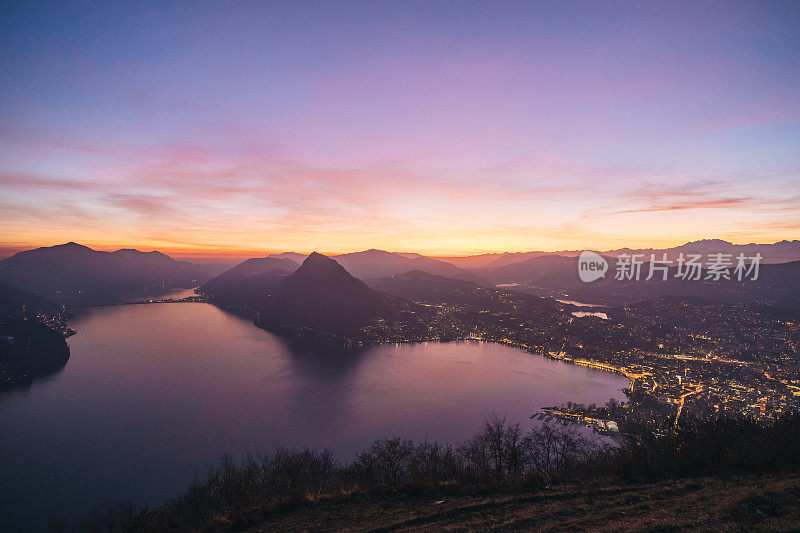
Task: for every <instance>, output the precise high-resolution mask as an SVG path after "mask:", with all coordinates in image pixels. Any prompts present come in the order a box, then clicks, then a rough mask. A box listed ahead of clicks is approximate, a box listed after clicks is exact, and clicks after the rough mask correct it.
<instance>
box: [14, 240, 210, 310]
mask: <svg viewBox="0 0 800 533" xmlns="http://www.w3.org/2000/svg"><path fill="white" fill-rule="evenodd" d="M207 278H208V275H207V273H206V269H204V268H202V267H198V266H196V265H193V264H191V263H189V262H187V261H176V260H174V259H172V258H171V257H169V256H167V255H164V254H162V253H161V252H155V251H154V252H140V251H138V250H131V249H123V250H117V251H116V252H102V251H97V250H92V249H91V248H89V247H87V246H82V245H80V244H77V243H74V242H69V243H67V244H60V245H56V246H48V247H43V248H36V249H35V250H28V251H25V252H19V253H17V254H15V255H13V256H11V257H9V258H7V259H4V260H3V261H0V280H2V281H4V282H6V283H7V284H8V285H11V286H13V287H16V288H18V289H21V290H25V291H30V292H36V293H38V294H41V295H43V296H45V297H47V298H49V299H52V300H53V301H55V302H57V303H64V304H76V305H82V304H97V303H113V302H115V301H117V300H119V299H122V298H125V297H128V296H136V295H149V294H163V293H164V292H165V291H167V290H169V289H173V288H188V287H194V286H196V285H197V284H198V283H200V282H202V281H204V280H205V279H207Z"/></svg>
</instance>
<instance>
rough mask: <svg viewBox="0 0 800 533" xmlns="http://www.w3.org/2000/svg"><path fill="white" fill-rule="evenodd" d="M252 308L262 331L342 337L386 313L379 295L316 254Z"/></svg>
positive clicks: (327, 259)
mask: <svg viewBox="0 0 800 533" xmlns="http://www.w3.org/2000/svg"><path fill="white" fill-rule="evenodd" d="M256 309H257V317H256V325H257V326H259V327H263V328H264V329H268V330H278V331H281V330H283V331H285V330H287V329H290V330H295V331H296V330H298V329H306V330H308V329H310V330H318V331H320V332H324V333H330V334H334V335H337V336H343V337H347V336H349V335H352V334H354V333H356V332H357V331H358V330H359V328H361V327H362V326H364V325H366V324H367V323H369V321H370V319H372V318H376V317H383V316H386V315H388V314H390V309H389V307H388V306H387V305H386V304H385V303H384V301H383V296H382V295H381V294H380V293H378V292H377V291H374V290H372V289H370V288H369V287H367V285H366V284H364V282H363V281H361V280H359V279H356V278H355V277H353V276H352V275H350V273H348V272H347V270H345V269H344V268H343V267H342V265H340V264H339V263H338V262H336V261H334V260H333V259H331V258H329V257H326V256H324V255H322V254H318V253H316V252H313V253H312V254H311V255H309V256H308V257H307V258H306V260H305V261H303V264H302V265H300V268H298V269H297V270H296V271H294V272H293V273H292V274H291V275H289V276H287V277H285V278H284V279H283V280H281V281H280V283H278V284H277V286H276V287H275V289H274V290H273V291H272V292H270V293H268V294H266V295H265V297H264V298H263V300H262V301H261V302H260V303H259V304H258V305H257V307H256Z"/></svg>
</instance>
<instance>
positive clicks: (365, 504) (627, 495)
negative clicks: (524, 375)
mask: <svg viewBox="0 0 800 533" xmlns="http://www.w3.org/2000/svg"><path fill="white" fill-rule="evenodd" d="M441 499H442V500H443V501H442V502H441V503H436V502H437V501H440V500H438V499H437V498H436V497H424V498H423V497H420V496H403V495H398V496H395V497H391V498H379V497H377V496H366V495H364V496H354V497H350V498H347V499H343V500H340V501H322V502H317V503H306V504H300V505H299V506H297V507H294V508H292V509H289V510H283V511H271V512H269V513H263V514H255V515H254V516H251V517H250V518H251V520H254V522H256V523H257V524H258V525H257V526H253V527H251V528H250V529H249V531H399V530H403V531H518V530H519V531H548V532H549V531H598V532H603V531H609V532H610V531H653V532H655V531H659V532H666V531H682V530H694V531H800V474H796V473H795V474H789V475H749V476H732V477H725V478H717V477H711V478H699V479H681V480H666V481H659V482H651V483H642V484H633V483H625V484H617V483H611V484H609V483H608V482H597V483H590V484H583V485H564V486H559V487H553V488H551V489H544V490H541V491H535V492H518V493H515V494H510V495H509V494H506V495H493V496H451V497H441ZM218 525H220V526H223V524H222V523H218ZM222 528H225V527H224V526H223V527H222Z"/></svg>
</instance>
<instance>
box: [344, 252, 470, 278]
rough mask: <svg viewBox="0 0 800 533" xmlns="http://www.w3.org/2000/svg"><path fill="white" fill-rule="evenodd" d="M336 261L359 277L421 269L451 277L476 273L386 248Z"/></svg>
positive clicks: (359, 253)
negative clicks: (387, 250) (385, 249)
mask: <svg viewBox="0 0 800 533" xmlns="http://www.w3.org/2000/svg"><path fill="white" fill-rule="evenodd" d="M334 259H336V262H337V263H339V264H340V265H342V266H343V267H344V268H345V269H347V271H348V272H350V273H351V274H352V275H353V276H355V277H357V278H359V279H376V278H383V277H386V276H392V275H394V274H402V273H404V272H410V271H412V270H421V271H423V272H428V273H429V274H436V275H439V276H446V277H450V278H459V277H462V278H464V277H465V278H468V279H469V278H474V277H475V276H474V274H471V273H469V272H466V271H464V270H462V269H460V268H458V267H456V266H454V265H451V264H450V263H446V262H444V261H439V260H438V259H432V258H430V257H407V256H405V255H401V254H396V253H393V252H386V251H384V250H375V249H372V250H365V251H363V252H353V253H349V254H342V255H337V256H334Z"/></svg>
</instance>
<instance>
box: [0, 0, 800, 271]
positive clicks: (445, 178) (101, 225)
mask: <svg viewBox="0 0 800 533" xmlns="http://www.w3.org/2000/svg"><path fill="white" fill-rule="evenodd" d="M70 4H72V3H70ZM799 88H800V2H796V1H790V2H770V1H758V2H742V3H737V2H706V1H703V2H676V1H670V2H631V3H626V2H598V1H591V2H560V1H541V2H518V3H517V2H510V1H503V2H475V3H471V2H465V1H458V2H444V1H430V2H408V1H403V2H380V1H379V2H308V3H306V2H286V3H279V2H252V3H249V2H185V3H180V4H177V5H172V6H171V7H169V6H167V7H165V6H164V5H162V3H161V2H153V3H142V4H138V5H137V4H135V3H133V2H124V3H122V2H120V3H116V4H106V3H99V4H97V5H94V6H91V7H88V6H87V7H76V6H74V5H69V6H67V5H58V4H48V3H36V2H19V3H15V2H3V3H2V7H0V256H2V255H4V254H3V253H2V252H3V251H4V250H5V251H7V252H8V251H14V250H20V249H24V248H29V247H32V246H41V245H51V244H56V243H62V242H66V241H77V242H81V243H83V244H87V245H90V246H93V247H97V248H101V249H114V248H119V247H137V248H140V249H143V250H149V249H160V250H162V251H166V252H171V253H175V254H177V255H186V254H189V255H191V254H201V253H227V254H243V253H247V254H249V253H259V252H263V251H280V250H297V251H309V250H312V249H317V250H320V251H327V252H347V251H353V250H361V249H366V248H373V247H375V248H382V249H388V250H395V251H418V252H423V253H431V254H466V253H472V252H483V251H497V250H509V251H516V250H537V249H538V250H541V249H545V250H558V249H581V248H594V249H610V248H617V247H621V246H669V245H674V244H680V243H682V242H685V241H689V240H694V239H699V238H724V239H728V240H731V241H734V242H774V241H777V240H781V239H797V238H800V89H799Z"/></svg>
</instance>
